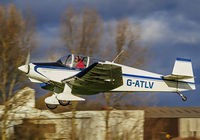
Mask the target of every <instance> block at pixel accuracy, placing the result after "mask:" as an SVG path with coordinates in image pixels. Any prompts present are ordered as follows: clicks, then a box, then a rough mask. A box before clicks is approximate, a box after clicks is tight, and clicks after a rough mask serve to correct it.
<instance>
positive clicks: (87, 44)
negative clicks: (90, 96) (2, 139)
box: [62, 7, 103, 140]
mask: <svg viewBox="0 0 200 140" xmlns="http://www.w3.org/2000/svg"><path fill="white" fill-rule="evenodd" d="M102 29H103V24H102V20H101V18H100V16H99V15H98V14H97V12H96V10H95V9H92V8H89V7H84V8H83V9H82V11H81V13H78V12H75V10H74V9H73V8H72V7H68V8H67V11H66V12H65V14H64V15H63V18H62V40H63V42H64V44H65V46H66V47H67V48H68V49H69V51H70V52H72V53H77V54H82V55H89V56H92V55H93V54H94V53H96V52H98V51H97V50H98V49H99V41H100V38H101V35H102V31H103V30H102ZM76 106H77V102H74V103H72V121H71V122H72V123H71V125H72V140H75V139H76V122H75V116H76Z"/></svg>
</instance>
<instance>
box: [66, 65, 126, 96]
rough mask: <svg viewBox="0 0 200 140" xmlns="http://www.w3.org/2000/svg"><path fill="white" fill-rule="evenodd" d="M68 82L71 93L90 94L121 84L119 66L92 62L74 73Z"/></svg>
mask: <svg viewBox="0 0 200 140" xmlns="http://www.w3.org/2000/svg"><path fill="white" fill-rule="evenodd" d="M68 84H69V85H70V86H71V88H72V93H73V94H83V95H91V94H97V93H99V92H105V91H109V90H112V89H115V88H117V87H119V86H121V85H123V80H122V70H121V67H120V66H116V65H112V64H101V63H94V64H92V65H91V66H89V67H88V68H86V69H84V70H83V71H81V72H80V73H78V74H77V75H76V78H75V79H74V80H70V81H69V82H68Z"/></svg>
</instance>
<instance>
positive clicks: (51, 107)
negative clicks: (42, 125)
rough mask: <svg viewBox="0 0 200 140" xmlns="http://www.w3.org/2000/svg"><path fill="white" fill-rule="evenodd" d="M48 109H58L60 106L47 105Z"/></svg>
mask: <svg viewBox="0 0 200 140" xmlns="http://www.w3.org/2000/svg"><path fill="white" fill-rule="evenodd" d="M46 106H47V108H49V109H56V108H57V106H58V105H54V104H46Z"/></svg>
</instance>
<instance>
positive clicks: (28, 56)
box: [18, 50, 30, 74]
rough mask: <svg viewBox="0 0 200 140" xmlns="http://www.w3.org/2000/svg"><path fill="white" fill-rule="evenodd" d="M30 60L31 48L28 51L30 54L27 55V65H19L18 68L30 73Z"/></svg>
mask: <svg viewBox="0 0 200 140" xmlns="http://www.w3.org/2000/svg"><path fill="white" fill-rule="evenodd" d="M29 62H30V50H29V51H28V55H27V57H26V62H25V65H22V66H19V67H18V69H19V70H20V71H22V72H25V73H26V74H28V73H29V69H30V66H29Z"/></svg>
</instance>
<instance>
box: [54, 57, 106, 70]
mask: <svg viewBox="0 0 200 140" xmlns="http://www.w3.org/2000/svg"><path fill="white" fill-rule="evenodd" d="M99 61H101V62H103V61H102V60H99V59H96V58H92V57H89V56H82V55H75V54H69V55H66V56H63V57H61V58H60V59H59V60H58V61H57V62H58V63H60V64H62V65H63V66H65V67H69V68H87V67H88V66H90V65H91V64H93V63H95V62H99Z"/></svg>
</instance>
